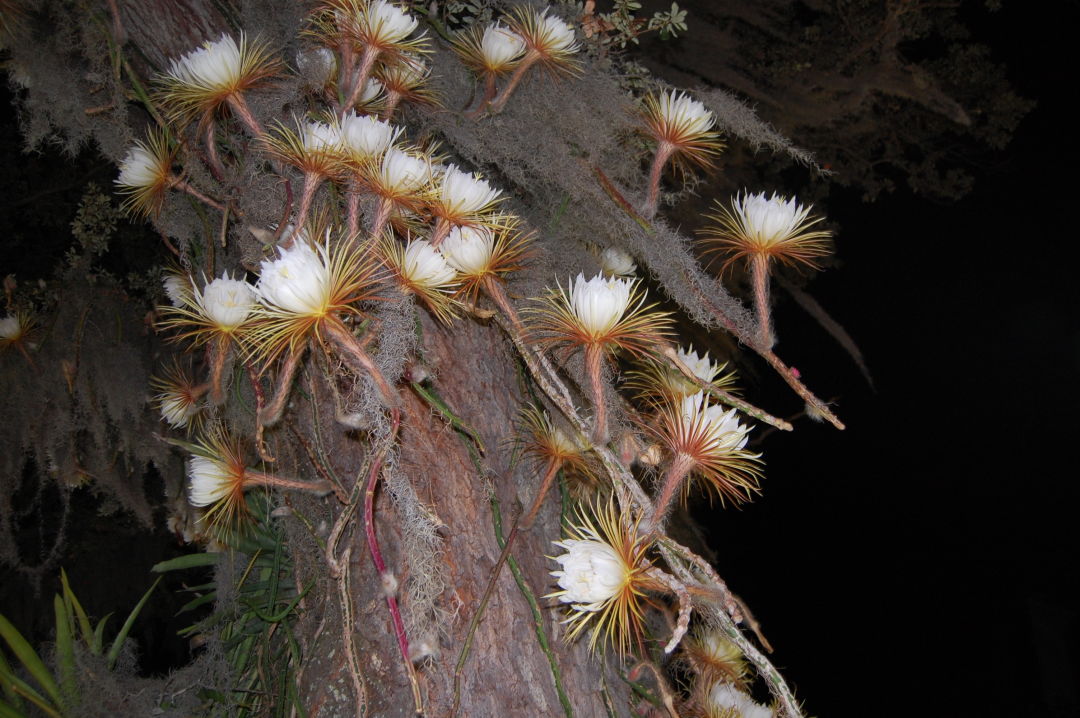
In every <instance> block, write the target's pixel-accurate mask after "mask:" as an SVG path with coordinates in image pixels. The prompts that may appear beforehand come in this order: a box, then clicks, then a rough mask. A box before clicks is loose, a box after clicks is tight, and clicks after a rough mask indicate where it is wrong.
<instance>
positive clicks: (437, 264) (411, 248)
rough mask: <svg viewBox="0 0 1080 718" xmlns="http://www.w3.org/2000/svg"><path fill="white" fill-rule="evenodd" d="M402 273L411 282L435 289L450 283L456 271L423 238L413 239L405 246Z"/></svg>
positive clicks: (455, 275)
mask: <svg viewBox="0 0 1080 718" xmlns="http://www.w3.org/2000/svg"><path fill="white" fill-rule="evenodd" d="M404 260H405V261H404V262H403V263H402V264H403V266H402V267H401V271H402V273H403V274H404V275H405V278H406V279H408V280H409V281H410V282H411V283H412V284H415V285H417V286H419V287H423V288H431V289H437V288H439V287H445V286H447V285H449V284H452V283H453V282H454V280H455V278H456V277H457V272H456V271H454V268H453V267H451V266H450V265H449V264H448V263H447V261H446V258H445V257H443V255H442V254H441V253H440V252H439V250H438V249H436V248H435V247H432V246H431V243H430V242H428V241H427V240H425V239H414V240H412V241H411V242H409V244H408V246H406V247H405V255H404Z"/></svg>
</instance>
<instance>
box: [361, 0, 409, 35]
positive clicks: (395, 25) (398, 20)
mask: <svg viewBox="0 0 1080 718" xmlns="http://www.w3.org/2000/svg"><path fill="white" fill-rule="evenodd" d="M364 18H365V20H366V21H367V26H368V30H369V32H370V34H371V36H372V39H374V40H377V41H378V42H379V43H382V44H389V43H395V42H401V41H402V40H404V39H405V38H406V37H408V36H409V33H411V32H412V31H413V30H415V29H416V26H417V24H418V23H417V20H416V18H414V17H412V16H411V15H409V14H408V13H407V12H405V11H404V10H402V9H401V8H399V7H397V6H396V5H391V4H390V3H388V2H386V0H375V1H374V2H372V3H370V4H369V5H368V6H367V9H366V11H365V12H364Z"/></svg>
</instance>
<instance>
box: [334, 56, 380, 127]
mask: <svg viewBox="0 0 1080 718" xmlns="http://www.w3.org/2000/svg"><path fill="white" fill-rule="evenodd" d="M378 56H379V49H378V48H376V47H372V46H371V45H368V46H367V47H365V48H364V54H363V55H361V56H360V70H359V71H358V72H357V73H356V83H355V84H354V85H353V88H352V91H351V92H349V97H348V99H347V100H345V105H344V106H343V107H342V108H341V116H342V117H344V116H345V113H346V112H348V111H349V110H351V109H352V108H353V106H354V105H356V101H357V99H359V97H360V93H362V92H363V91H364V85H366V84H367V79H368V75H369V74H371V68H372V67H373V66H374V65H375V58H377V57H378Z"/></svg>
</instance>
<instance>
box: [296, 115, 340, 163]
mask: <svg viewBox="0 0 1080 718" xmlns="http://www.w3.org/2000/svg"><path fill="white" fill-rule="evenodd" d="M300 132H301V140H302V141H303V143H304V149H305V150H306V151H308V152H311V153H321V154H331V155H332V154H337V153H338V152H339V151H340V149H341V130H340V129H338V128H337V127H334V126H333V125H329V124H327V123H325V122H315V121H311V120H309V121H307V122H305V123H304V124H303V126H302V127H301V131H300Z"/></svg>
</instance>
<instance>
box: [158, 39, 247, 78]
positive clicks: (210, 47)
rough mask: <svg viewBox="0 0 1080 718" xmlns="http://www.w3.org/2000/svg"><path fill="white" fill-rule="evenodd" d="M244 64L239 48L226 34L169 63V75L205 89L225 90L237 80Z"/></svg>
mask: <svg viewBox="0 0 1080 718" xmlns="http://www.w3.org/2000/svg"><path fill="white" fill-rule="evenodd" d="M242 69H243V63H242V62H241V58H240V48H239V47H238V46H237V44H236V41H235V40H233V39H232V38H231V37H229V36H228V35H222V36H221V38H219V39H218V40H217V41H216V42H207V43H204V44H203V46H202V47H200V48H198V49H196V50H192V51H191V52H189V53H187V54H186V55H183V56H181V57H180V58H179V59H177V60H173V61H172V65H171V66H170V67H169V74H170V75H171V76H172V77H173V78H174V79H176V80H179V81H180V82H183V83H184V84H187V85H192V86H195V87H199V88H203V89H207V90H227V89H229V88H231V87H232V86H233V85H234V84H236V82H238V81H239V79H240V73H241V71H242Z"/></svg>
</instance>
